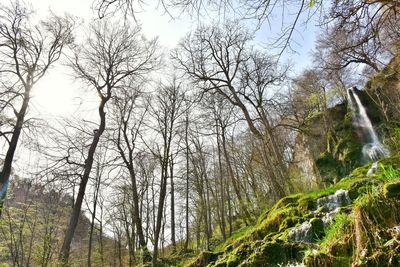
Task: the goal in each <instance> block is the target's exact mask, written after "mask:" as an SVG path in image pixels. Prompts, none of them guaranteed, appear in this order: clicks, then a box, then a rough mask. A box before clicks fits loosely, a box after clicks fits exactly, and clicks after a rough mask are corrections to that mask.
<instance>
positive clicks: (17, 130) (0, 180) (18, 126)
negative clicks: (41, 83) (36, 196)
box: [0, 80, 32, 218]
mask: <svg viewBox="0 0 400 267" xmlns="http://www.w3.org/2000/svg"><path fill="white" fill-rule="evenodd" d="M31 89H32V85H31V81H30V80H28V82H27V84H26V86H25V93H24V98H23V101H22V105H21V108H20V110H19V112H18V113H17V121H16V123H15V126H14V129H13V132H12V136H11V140H10V143H9V146H8V149H7V153H6V156H5V158H4V163H3V168H2V170H1V172H0V218H1V213H2V209H3V204H4V200H5V198H6V196H7V190H8V185H9V180H10V174H11V170H12V163H13V160H14V154H15V151H16V149H17V145H18V140H19V137H20V135H21V131H22V127H23V124H24V121H25V115H26V111H27V109H28V105H29V100H30V92H31Z"/></svg>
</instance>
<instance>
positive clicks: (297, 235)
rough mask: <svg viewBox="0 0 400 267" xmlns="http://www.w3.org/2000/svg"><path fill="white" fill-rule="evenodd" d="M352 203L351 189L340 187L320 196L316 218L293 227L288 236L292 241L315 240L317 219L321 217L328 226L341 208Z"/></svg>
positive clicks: (324, 225)
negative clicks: (330, 193) (333, 191)
mask: <svg viewBox="0 0 400 267" xmlns="http://www.w3.org/2000/svg"><path fill="white" fill-rule="evenodd" d="M350 204H351V199H350V197H349V191H347V190H344V189H339V190H337V191H336V192H335V193H334V194H332V195H328V196H325V197H320V198H318V199H317V208H316V210H314V211H313V212H312V213H314V214H315V218H312V219H310V220H307V221H305V222H303V223H302V224H300V225H298V226H295V227H293V228H292V229H291V230H290V232H289V233H288V238H289V239H290V240H292V241H303V242H309V243H310V242H313V239H314V237H315V233H316V230H317V229H315V228H316V227H317V225H316V224H315V222H316V221H315V219H316V218H318V219H320V220H321V221H322V223H323V227H327V226H328V225H329V224H330V223H331V222H332V220H333V218H334V217H335V215H336V214H337V213H338V212H339V211H340V208H341V207H345V206H347V205H350Z"/></svg>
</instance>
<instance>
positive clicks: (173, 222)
mask: <svg viewBox="0 0 400 267" xmlns="http://www.w3.org/2000/svg"><path fill="white" fill-rule="evenodd" d="M169 170H170V172H169V175H170V181H171V242H172V249H173V252H175V251H176V240H175V188H174V161H173V159H172V155H171V157H170V162H169Z"/></svg>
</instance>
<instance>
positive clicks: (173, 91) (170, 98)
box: [150, 78, 184, 266]
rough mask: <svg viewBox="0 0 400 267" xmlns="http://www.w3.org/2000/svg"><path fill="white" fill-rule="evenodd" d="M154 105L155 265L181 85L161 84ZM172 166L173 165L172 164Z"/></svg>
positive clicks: (180, 102)
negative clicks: (156, 140)
mask: <svg viewBox="0 0 400 267" xmlns="http://www.w3.org/2000/svg"><path fill="white" fill-rule="evenodd" d="M156 97H157V101H156V102H155V105H151V113H150V114H151V115H152V117H153V118H154V120H155V127H154V128H153V129H154V130H155V131H156V132H158V133H159V135H160V137H161V138H160V139H161V145H158V144H157V145H156V148H155V149H153V151H152V153H153V155H154V156H155V157H156V158H157V159H158V161H159V164H160V172H161V175H160V193H159V198H158V205H157V216H156V224H155V229H154V241H153V245H154V248H153V265H154V266H155V265H156V261H157V257H158V250H159V242H160V240H161V239H160V233H161V227H162V226H163V218H164V205H165V199H166V196H167V183H168V177H169V176H170V174H171V169H170V168H171V165H172V164H173V162H172V158H173V156H172V154H173V139H174V137H175V136H176V127H177V123H178V119H179V118H180V117H181V116H182V115H184V108H183V104H184V103H183V99H184V98H183V92H182V88H181V86H180V85H179V84H178V83H177V81H176V79H175V78H174V79H173V81H172V83H171V84H167V85H161V86H160V88H159V90H158V94H157V96H156ZM172 168H173V166H172Z"/></svg>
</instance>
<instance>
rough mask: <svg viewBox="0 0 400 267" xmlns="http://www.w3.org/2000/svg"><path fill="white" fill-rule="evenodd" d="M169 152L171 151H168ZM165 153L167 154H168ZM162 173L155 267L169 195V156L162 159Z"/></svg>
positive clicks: (155, 235)
mask: <svg viewBox="0 0 400 267" xmlns="http://www.w3.org/2000/svg"><path fill="white" fill-rule="evenodd" d="M167 152H168V154H169V151H167ZM168 154H167V153H165V155H168ZM161 169H162V174H161V186H160V197H159V201H158V208H157V217H156V225H155V226H156V228H155V231H154V248H153V267H155V266H156V265H157V258H158V244H159V240H160V232H161V227H162V218H163V214H164V202H165V197H166V195H167V179H168V177H167V176H168V158H167V156H164V158H163V160H162V167H161Z"/></svg>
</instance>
